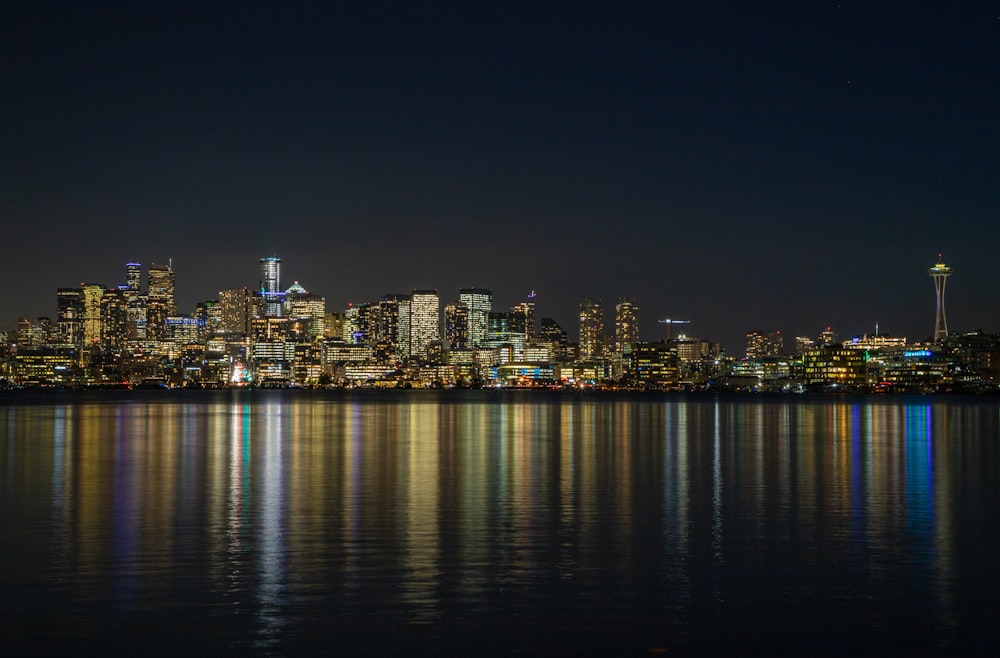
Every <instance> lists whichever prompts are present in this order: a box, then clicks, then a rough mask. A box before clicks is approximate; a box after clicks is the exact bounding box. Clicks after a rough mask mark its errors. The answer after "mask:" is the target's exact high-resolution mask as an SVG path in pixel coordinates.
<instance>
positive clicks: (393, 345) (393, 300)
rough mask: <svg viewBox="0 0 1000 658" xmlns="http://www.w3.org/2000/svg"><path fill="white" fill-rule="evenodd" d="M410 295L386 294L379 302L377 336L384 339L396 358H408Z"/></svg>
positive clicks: (401, 359)
mask: <svg viewBox="0 0 1000 658" xmlns="http://www.w3.org/2000/svg"><path fill="white" fill-rule="evenodd" d="M411 303H412V297H411V296H410V295H405V294H393V295H386V296H385V297H383V298H382V301H381V302H379V329H378V338H379V340H380V341H384V342H385V343H386V344H387V345H388V346H389V349H391V350H392V353H393V354H394V355H395V357H396V359H397V360H400V361H405V360H406V359H408V358H410V352H411V350H410V308H411Z"/></svg>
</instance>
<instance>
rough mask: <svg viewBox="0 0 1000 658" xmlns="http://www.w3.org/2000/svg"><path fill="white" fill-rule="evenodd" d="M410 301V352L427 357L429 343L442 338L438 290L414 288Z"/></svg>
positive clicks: (420, 356)
mask: <svg viewBox="0 0 1000 658" xmlns="http://www.w3.org/2000/svg"><path fill="white" fill-rule="evenodd" d="M410 299H411V301H410V354H411V355H413V356H416V357H419V358H420V359H426V358H427V344H428V343H430V342H431V341H432V340H440V339H441V309H440V300H439V299H438V293H437V290H414V291H413V294H412V296H411V298H410Z"/></svg>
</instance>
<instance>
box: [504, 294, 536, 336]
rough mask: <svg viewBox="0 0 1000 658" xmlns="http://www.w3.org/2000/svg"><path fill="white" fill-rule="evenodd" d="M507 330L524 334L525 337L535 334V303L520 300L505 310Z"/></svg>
mask: <svg viewBox="0 0 1000 658" xmlns="http://www.w3.org/2000/svg"><path fill="white" fill-rule="evenodd" d="M507 330H508V331H511V332H513V333H516V334H524V337H525V339H528V338H531V337H533V336H534V335H535V303H534V302H521V303H520V304H515V305H514V306H511V307H510V311H508V312H507Z"/></svg>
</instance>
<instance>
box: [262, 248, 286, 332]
mask: <svg viewBox="0 0 1000 658" xmlns="http://www.w3.org/2000/svg"><path fill="white" fill-rule="evenodd" d="M257 290H258V292H259V293H260V296H261V297H262V298H263V303H264V315H265V316H268V317H281V316H282V311H283V310H284V308H283V306H284V304H283V302H284V296H285V295H284V291H283V290H282V289H281V259H280V258H278V257H276V256H270V257H268V258H261V259H260V280H259V282H258V284H257Z"/></svg>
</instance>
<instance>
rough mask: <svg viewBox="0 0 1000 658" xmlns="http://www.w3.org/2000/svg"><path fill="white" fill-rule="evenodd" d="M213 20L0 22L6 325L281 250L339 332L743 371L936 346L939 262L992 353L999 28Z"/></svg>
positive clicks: (783, 13) (542, 6) (992, 9)
mask: <svg viewBox="0 0 1000 658" xmlns="http://www.w3.org/2000/svg"><path fill="white" fill-rule="evenodd" d="M211 4H212V6H211V7H209V8H206V7H202V6H200V3H197V4H192V5H183V4H177V3H162V4H157V5H153V4H152V3H137V2H131V3H123V4H121V5H107V4H97V3H81V2H73V3H66V4H62V3H38V2H25V3H13V2H8V3H4V5H3V8H2V9H0V67H2V80H3V95H2V99H3V101H2V103H0V144H2V149H0V167H2V169H0V171H2V178H0V181H2V184H0V217H2V221H0V244H2V245H3V247H4V249H3V252H4V253H3V258H2V260H0V277H2V278H3V280H4V281H6V282H7V286H6V290H7V292H6V294H5V298H4V301H3V306H2V313H0V327H13V326H14V324H15V322H16V319H17V318H18V317H20V316H29V317H36V316H48V317H53V318H54V317H55V291H56V288H57V287H60V286H75V285H78V284H79V283H80V282H83V281H86V282H96V283H104V284H105V285H109V286H111V285H116V284H119V283H122V282H123V281H124V264H125V263H126V262H127V261H129V260H133V259H134V260H139V261H141V262H143V263H144V264H149V263H150V262H166V261H167V259H169V258H172V259H173V264H174V269H175V271H176V280H177V291H178V302H179V305H180V309H181V311H183V312H191V311H192V310H193V307H194V304H195V303H196V302H197V301H199V300H203V299H212V298H215V297H216V296H217V293H218V291H219V290H222V289H225V288H231V287H240V286H243V285H248V286H254V285H256V283H257V278H258V273H257V262H258V259H259V258H260V257H262V256H268V255H272V254H274V253H276V254H277V255H278V256H279V257H281V258H282V260H283V272H282V284H283V287H287V286H289V285H291V284H292V282H293V281H294V280H298V281H300V282H301V284H302V285H303V286H305V287H306V288H308V289H309V290H310V291H312V292H316V293H319V294H322V295H324V296H326V298H327V304H328V308H329V309H330V310H339V309H342V308H344V307H345V306H346V305H347V303H348V301H353V302H361V301H365V300H375V299H378V298H380V297H381V296H382V295H383V294H384V293H388V292H408V291H409V290H411V289H413V288H437V289H438V290H439V292H440V294H441V299H442V305H443V304H444V303H447V302H448V301H450V300H451V299H454V298H457V295H458V288H460V287H473V286H474V287H488V288H492V289H493V291H494V304H495V306H498V307H506V306H509V305H511V304H514V303H516V302H518V301H521V300H522V299H523V298H524V297H525V296H526V295H527V294H528V293H529V292H530V291H531V290H536V291H537V297H536V298H535V302H536V308H537V314H538V316H539V317H544V316H550V317H554V318H555V319H556V320H558V321H559V322H560V323H562V324H563V326H565V327H566V328H567V329H568V330H569V332H570V335H571V337H573V338H575V336H576V333H577V326H576V324H577V321H576V315H577V309H578V304H579V302H580V300H581V299H582V298H583V297H587V296H590V297H599V298H602V299H603V300H604V302H605V305H606V306H607V307H608V308H609V310H608V312H607V317H606V322H608V323H609V324H611V323H612V322H613V313H612V311H611V310H610V308H611V307H613V305H614V302H615V301H616V300H617V298H618V297H620V296H628V297H634V298H636V299H637V301H638V304H639V306H640V309H641V318H642V324H641V330H642V337H643V338H647V339H657V338H660V337H662V335H663V331H662V327H661V326H660V325H658V324H657V322H656V320H657V319H658V318H664V317H668V316H670V317H674V318H684V319H690V320H691V321H692V323H691V325H690V326H689V327H688V328H687V330H688V331H689V333H690V334H692V335H696V336H699V337H702V338H708V339H711V340H718V341H721V342H722V343H723V345H724V346H725V347H726V348H727V349H728V350H729V351H730V352H732V353H734V354H742V353H743V338H742V337H743V334H744V333H745V332H746V331H749V330H755V329H759V330H765V331H771V330H775V329H780V330H781V331H782V332H783V333H785V334H786V335H788V336H789V337H791V336H794V335H796V334H808V335H812V336H815V335H816V334H817V333H818V332H819V331H820V330H822V329H823V328H825V327H826V326H827V325H831V326H832V327H833V329H834V330H835V331H836V332H837V333H838V334H839V335H840V337H841V338H848V337H850V336H851V335H854V334H859V333H864V332H869V333H870V332H872V331H873V330H874V326H875V323H876V322H878V323H879V327H880V329H881V330H882V332H888V333H892V334H895V335H906V336H908V337H909V338H911V339H921V338H924V337H927V336H929V335H930V334H931V333H932V331H933V327H934V288H933V283H932V281H931V279H930V278H929V277H928V276H927V274H926V270H927V268H929V267H930V266H932V265H933V264H934V262H935V260H936V257H937V254H938V252H943V254H944V260H945V261H946V262H947V263H948V264H949V265H950V266H952V267H953V268H954V270H955V273H954V275H953V276H952V277H951V279H950V280H949V283H948V297H947V299H948V304H947V307H948V320H949V328H950V329H952V330H953V331H954V330H958V331H967V330H971V329H974V328H982V329H984V330H986V331H989V332H1000V295H998V293H1000V276H998V268H997V267H996V265H995V264H996V263H997V250H998V246H1000V240H998V238H1000V221H998V220H1000V2H980V3H976V2H962V3H951V2H916V3H909V2H898V3H877V4H876V6H874V7H873V6H872V4H873V3H869V2H861V1H858V2H851V1H841V2H790V3H755V2H740V3H729V2H693V1H692V2H650V3H613V4H612V3H609V4H606V5H603V6H595V5H591V4H587V5H586V8H580V7H579V6H577V3H558V4H556V3H525V4H517V3H489V4H487V3H478V2H471V3H466V2H455V3H431V4H419V3H413V2H399V3H384V4H383V3H372V2H352V3H335V2H319V3H302V2H295V3H280V4H279V3H274V4H270V3H253V2H249V3H247V2H241V3H232V4H228V3H222V4H219V3H211ZM758 5H765V6H764V7H763V8H762V7H760V6H758ZM789 343H790V339H789ZM789 346H790V345H789Z"/></svg>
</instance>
